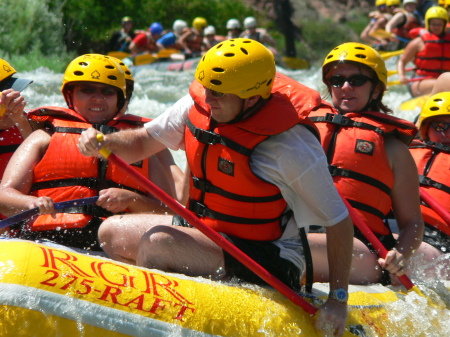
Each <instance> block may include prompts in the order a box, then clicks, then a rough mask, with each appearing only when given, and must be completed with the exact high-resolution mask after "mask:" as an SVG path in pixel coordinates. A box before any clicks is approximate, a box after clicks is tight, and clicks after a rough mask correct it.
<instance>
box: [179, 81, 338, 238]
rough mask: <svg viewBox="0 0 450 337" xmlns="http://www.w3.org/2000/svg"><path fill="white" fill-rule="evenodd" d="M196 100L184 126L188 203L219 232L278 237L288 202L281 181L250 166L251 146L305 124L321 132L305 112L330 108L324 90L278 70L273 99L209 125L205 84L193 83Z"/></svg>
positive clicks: (192, 88) (312, 129)
mask: <svg viewBox="0 0 450 337" xmlns="http://www.w3.org/2000/svg"><path fill="white" fill-rule="evenodd" d="M190 94H191V96H192V98H193V99H194V101H195V104H194V105H193V107H192V109H191V111H190V113H189V117H188V121H187V126H186V132H185V144H186V154H187V160H188V163H189V167H190V169H191V182H190V200H189V204H188V208H189V209H190V210H192V211H193V212H194V213H196V214H197V215H198V216H199V217H201V218H202V220H204V221H205V222H206V223H207V224H208V225H209V226H210V227H212V228H213V229H215V230H216V231H218V232H223V233H226V234H230V235H234V236H237V237H240V238H243V239H250V240H275V239H278V238H279V237H280V236H281V234H282V225H284V224H285V223H286V219H283V217H285V216H290V213H286V206H287V203H286V201H285V200H284V199H283V197H282V195H281V193H280V190H279V188H278V187H277V186H275V185H273V184H271V183H268V182H266V181H264V180H262V179H261V178H259V177H258V176H256V175H255V174H254V173H253V172H252V170H251V168H250V164H249V161H250V155H251V153H252V152H253V149H254V148H255V147H256V146H257V145H258V144H260V143H261V142H263V141H264V140H266V139H267V138H268V137H270V136H273V135H277V134H279V133H281V132H283V131H286V130H288V129H290V128H291V127H293V126H294V125H296V124H302V125H304V126H306V127H308V128H309V129H311V131H312V132H314V133H315V134H316V135H317V130H316V129H315V127H314V125H313V124H312V123H311V121H309V120H308V119H307V118H306V116H307V115H308V114H309V113H310V111H311V110H313V109H325V110H326V111H331V107H330V106H329V105H325V104H324V103H323V101H322V100H321V98H320V95H319V94H318V93H317V92H316V91H314V90H312V89H309V88H307V87H305V86H303V85H302V84H300V83H298V82H296V81H294V80H293V79H290V78H289V77H287V76H284V75H281V74H277V76H276V79H275V81H274V87H273V89H272V96H271V98H270V99H269V100H268V101H267V102H266V103H265V104H264V105H263V106H262V107H260V109H259V110H257V111H256V112H255V113H254V114H253V115H251V116H250V117H248V118H245V119H243V120H240V121H237V122H235V123H231V124H217V125H216V126H214V127H213V126H211V118H210V107H209V106H208V105H207V104H206V103H205V94H204V88H203V87H202V86H201V85H200V84H199V83H198V82H197V81H195V82H193V83H192V84H191V88H190Z"/></svg>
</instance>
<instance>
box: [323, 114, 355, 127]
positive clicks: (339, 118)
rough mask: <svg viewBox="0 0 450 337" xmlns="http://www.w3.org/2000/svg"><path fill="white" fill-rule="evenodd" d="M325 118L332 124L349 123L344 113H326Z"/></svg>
mask: <svg viewBox="0 0 450 337" xmlns="http://www.w3.org/2000/svg"><path fill="white" fill-rule="evenodd" d="M326 120H327V121H329V122H331V123H333V124H338V125H343V126H346V125H349V124H350V121H351V119H350V118H348V117H345V116H344V115H339V114H338V115H336V114H332V113H327V115H326Z"/></svg>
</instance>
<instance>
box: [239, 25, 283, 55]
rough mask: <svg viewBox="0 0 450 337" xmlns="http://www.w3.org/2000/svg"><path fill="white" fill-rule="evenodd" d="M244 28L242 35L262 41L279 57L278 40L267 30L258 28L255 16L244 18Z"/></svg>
mask: <svg viewBox="0 0 450 337" xmlns="http://www.w3.org/2000/svg"><path fill="white" fill-rule="evenodd" d="M244 28H245V30H244V31H243V32H242V33H241V37H245V38H247V39H252V40H256V41H258V42H260V43H262V44H263V45H265V46H266V47H267V48H269V49H270V50H271V51H272V53H273V54H274V55H275V58H277V57H278V54H279V53H278V51H277V42H276V41H275V39H274V38H273V37H272V36H271V35H270V34H269V33H268V32H267V30H265V29H263V28H258V24H257V22H256V19H255V18H254V17H253V16H249V17H247V18H245V19H244Z"/></svg>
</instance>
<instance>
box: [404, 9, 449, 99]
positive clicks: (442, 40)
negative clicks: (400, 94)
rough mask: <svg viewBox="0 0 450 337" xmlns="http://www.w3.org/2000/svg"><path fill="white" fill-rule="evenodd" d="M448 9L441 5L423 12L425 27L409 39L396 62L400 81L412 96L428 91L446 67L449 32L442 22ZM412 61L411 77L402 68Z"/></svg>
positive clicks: (427, 92) (447, 65)
mask: <svg viewBox="0 0 450 337" xmlns="http://www.w3.org/2000/svg"><path fill="white" fill-rule="evenodd" d="M447 22H448V13H447V11H446V10H445V9H444V8H443V7H441V6H434V7H431V8H430V9H429V10H428V11H427V13H426V15H425V28H426V30H423V31H421V33H420V35H419V36H418V37H416V38H415V39H414V40H412V41H411V42H410V43H409V44H408V45H407V47H406V48H405V52H404V53H403V54H402V55H401V56H400V59H399V60H398V63H397V70H398V77H399V80H400V82H401V83H403V84H407V85H408V86H409V89H410V92H411V95H412V96H413V97H417V96H421V95H428V94H429V93H430V92H431V90H432V89H433V86H434V84H435V83H436V79H437V78H438V77H439V75H440V74H442V73H443V72H446V71H450V33H447V31H446V26H447ZM409 62H414V63H415V65H416V72H415V75H414V81H411V80H410V79H408V78H407V77H406V72H405V68H406V65H407V64H408V63H409Z"/></svg>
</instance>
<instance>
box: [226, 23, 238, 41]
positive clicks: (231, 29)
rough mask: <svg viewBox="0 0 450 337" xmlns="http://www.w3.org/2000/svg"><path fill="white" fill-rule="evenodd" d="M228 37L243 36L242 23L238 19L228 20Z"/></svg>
mask: <svg viewBox="0 0 450 337" xmlns="http://www.w3.org/2000/svg"><path fill="white" fill-rule="evenodd" d="M227 30H228V34H227V39H236V38H238V37H240V36H241V33H242V29H241V23H240V22H239V20H238V19H230V20H228V21H227Z"/></svg>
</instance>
